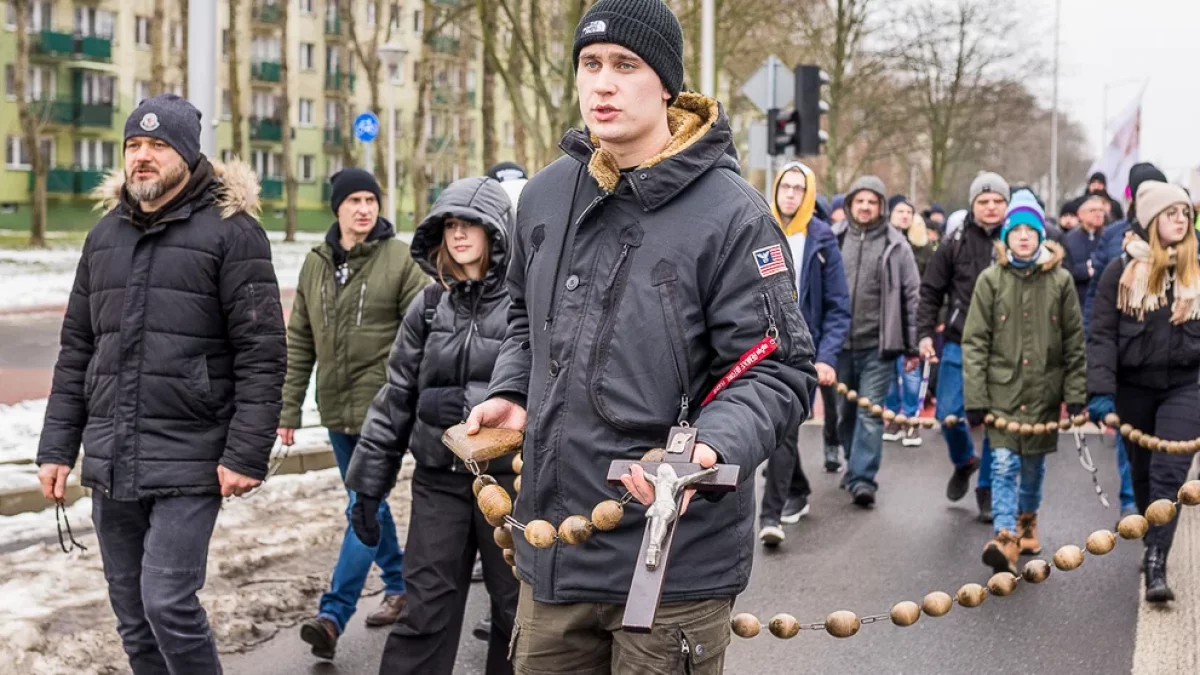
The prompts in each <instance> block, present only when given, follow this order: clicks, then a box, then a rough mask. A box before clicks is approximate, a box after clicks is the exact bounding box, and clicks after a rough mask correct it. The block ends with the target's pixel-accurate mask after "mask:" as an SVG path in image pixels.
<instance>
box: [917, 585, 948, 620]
mask: <svg viewBox="0 0 1200 675" xmlns="http://www.w3.org/2000/svg"><path fill="white" fill-rule="evenodd" d="M953 605H954V600H953V598H951V597H950V595H949V594H948V593H943V592H942V591H934V592H932V593H930V594H929V595H926V596H925V599H924V600H922V601H921V610H922V611H924V612H925V613H926V614H928V615H929V616H934V617H937V616H945V615H946V614H948V613H949V612H950V608H951V607H952V606H953Z"/></svg>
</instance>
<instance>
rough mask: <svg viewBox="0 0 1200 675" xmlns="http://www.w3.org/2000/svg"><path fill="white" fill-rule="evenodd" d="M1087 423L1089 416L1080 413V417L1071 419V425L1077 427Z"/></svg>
mask: <svg viewBox="0 0 1200 675" xmlns="http://www.w3.org/2000/svg"><path fill="white" fill-rule="evenodd" d="M1087 421H1088V417H1087V415H1085V414H1083V413H1079V414H1078V415H1076V416H1074V417H1072V418H1071V423H1072V424H1074V425H1075V426H1077V427H1081V426H1083V425H1085V424H1087Z"/></svg>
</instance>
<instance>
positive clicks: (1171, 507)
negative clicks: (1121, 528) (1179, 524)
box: [1146, 499, 1175, 527]
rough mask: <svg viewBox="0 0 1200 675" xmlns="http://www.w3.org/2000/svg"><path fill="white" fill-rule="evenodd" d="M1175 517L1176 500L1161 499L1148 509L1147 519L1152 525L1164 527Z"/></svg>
mask: <svg viewBox="0 0 1200 675" xmlns="http://www.w3.org/2000/svg"><path fill="white" fill-rule="evenodd" d="M1174 519H1175V502H1173V501H1171V500H1170V499H1160V500H1158V501H1156V502H1154V503H1153V504H1151V505H1150V507H1149V508H1147V509H1146V520H1147V521H1148V522H1149V523H1150V524H1151V525H1156V526H1158V527H1162V526H1163V525H1166V524H1167V523H1169V522H1171V521H1172V520H1174Z"/></svg>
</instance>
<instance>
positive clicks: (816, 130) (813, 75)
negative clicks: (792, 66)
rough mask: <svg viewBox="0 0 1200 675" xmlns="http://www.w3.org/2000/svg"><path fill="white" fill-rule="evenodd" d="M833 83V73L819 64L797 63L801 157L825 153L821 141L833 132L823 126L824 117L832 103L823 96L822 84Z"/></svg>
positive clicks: (798, 150)
mask: <svg viewBox="0 0 1200 675" xmlns="http://www.w3.org/2000/svg"><path fill="white" fill-rule="evenodd" d="M826 84H829V75H827V74H826V73H825V71H823V70H821V68H820V67H819V66H796V115H797V117H798V119H797V122H796V154H797V155H800V156H801V157H806V156H812V155H819V154H821V144H823V143H824V142H825V141H826V140H827V139H828V138H829V135H828V134H826V133H825V132H824V131H822V130H821V117H822V116H824V115H825V113H827V112H829V104H828V103H826V102H825V101H822V100H821V87H823V86H824V85H826Z"/></svg>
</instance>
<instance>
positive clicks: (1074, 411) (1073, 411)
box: [1067, 403, 1084, 417]
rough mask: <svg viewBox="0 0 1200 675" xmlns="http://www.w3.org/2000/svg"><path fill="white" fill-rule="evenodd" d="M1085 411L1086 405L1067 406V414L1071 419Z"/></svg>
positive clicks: (1073, 404)
mask: <svg viewBox="0 0 1200 675" xmlns="http://www.w3.org/2000/svg"><path fill="white" fill-rule="evenodd" d="M1083 410H1084V405H1083V404H1082V403H1068V404H1067V414H1068V415H1070V416H1071V417H1074V416H1076V415H1078V414H1079V413H1081V412H1083Z"/></svg>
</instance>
